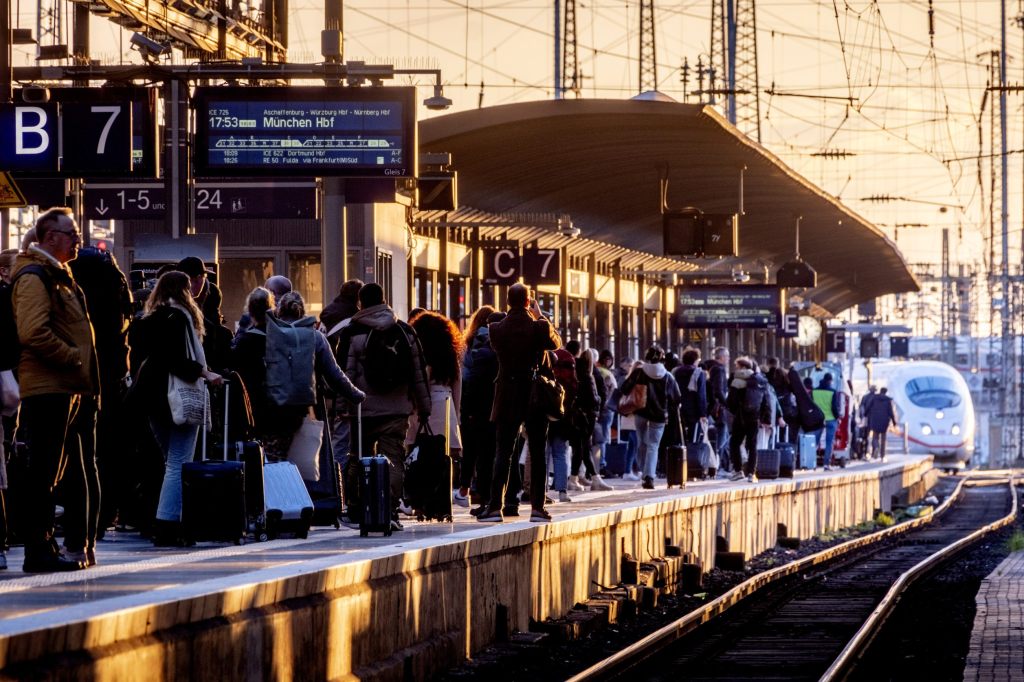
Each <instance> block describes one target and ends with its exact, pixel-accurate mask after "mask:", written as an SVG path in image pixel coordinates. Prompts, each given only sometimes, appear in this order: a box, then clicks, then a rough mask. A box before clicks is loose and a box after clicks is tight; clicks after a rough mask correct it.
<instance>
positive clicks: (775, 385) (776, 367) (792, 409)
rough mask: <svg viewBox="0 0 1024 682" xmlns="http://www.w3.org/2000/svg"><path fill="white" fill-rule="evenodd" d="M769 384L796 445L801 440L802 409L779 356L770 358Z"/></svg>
mask: <svg viewBox="0 0 1024 682" xmlns="http://www.w3.org/2000/svg"><path fill="white" fill-rule="evenodd" d="M765 378H766V379H768V384H769V385H770V386H771V387H772V389H773V390H774V391H775V397H776V399H777V400H778V403H779V409H780V410H781V413H782V419H783V421H784V422H785V425H786V435H787V437H788V442H789V443H790V444H791V445H793V446H794V447H795V446H796V445H797V443H798V442H799V441H800V410H799V409H798V408H797V403H796V396H794V395H793V389H792V388H791V387H790V385H789V377H788V376H787V375H786V370H784V369H783V368H782V366H781V364H780V362H779V359H778V358H777V357H770V358H768V372H767V373H766V374H765Z"/></svg>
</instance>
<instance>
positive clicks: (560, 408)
mask: <svg viewBox="0 0 1024 682" xmlns="http://www.w3.org/2000/svg"><path fill="white" fill-rule="evenodd" d="M530 405H531V406H532V407H533V409H534V410H536V411H537V412H539V413H540V414H542V415H544V416H545V417H547V419H548V421H552V422H556V421H558V420H560V419H562V418H563V417H565V389H564V388H562V386H561V384H559V383H558V382H557V381H555V380H554V379H550V378H548V377H546V376H544V375H543V374H541V373H540V372H538V371H536V370H534V372H533V381H532V384H531V386H530Z"/></svg>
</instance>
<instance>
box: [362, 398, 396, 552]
mask: <svg viewBox="0 0 1024 682" xmlns="http://www.w3.org/2000/svg"><path fill="white" fill-rule="evenodd" d="M356 422H357V424H358V433H357V434H356V437H357V439H358V440H357V441H356V442H357V443H359V445H358V448H357V452H358V453H359V507H360V515H359V535H360V536H362V537H364V538H365V537H366V536H367V535H369V534H370V533H384V535H386V536H390V535H391V462H389V461H388V458H387V457H381V456H376V455H372V456H370V457H363V433H362V431H363V408H362V406H357V407H356Z"/></svg>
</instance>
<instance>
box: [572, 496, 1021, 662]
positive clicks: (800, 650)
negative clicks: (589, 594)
mask: <svg viewBox="0 0 1024 682" xmlns="http://www.w3.org/2000/svg"><path fill="white" fill-rule="evenodd" d="M1013 490H1014V489H1013V485H1012V481H1010V480H1009V479H1003V480H1002V481H992V480H979V481H976V482H972V481H971V480H970V479H964V480H962V481H961V482H960V484H959V485H958V486H957V488H956V490H955V492H954V493H953V494H952V495H951V496H950V497H949V499H948V500H947V501H946V502H945V503H944V504H943V505H942V506H941V507H940V508H939V509H938V510H937V511H936V513H935V515H934V516H932V517H929V518H925V519H917V520H915V521H911V522H908V523H905V524H901V525H899V526H895V527H893V528H890V529H887V530H886V531H883V532H881V533H878V534H875V535H873V536H868V537H866V538H859V539H857V540H854V541H851V542H848V543H845V544H843V545H839V546H837V547H834V548H831V549H829V550H826V551H825V552H821V553H819V554H816V555H814V556H810V557H805V558H804V559H802V560H800V561H798V562H795V563H794V564H790V565H787V566H784V567H780V568H778V569H774V570H773V571H769V572H766V573H763V574H760V575H758V576H755V577H754V578H751V579H750V580H748V581H746V582H745V583H743V584H741V585H738V586H737V587H735V588H733V589H732V590H730V591H729V592H728V593H726V594H724V595H722V596H721V597H719V598H718V599H716V600H714V601H713V602H711V603H709V604H708V605H707V606H705V607H704V608H703V609H702V610H700V611H698V612H693V613H690V614H687V615H686V616H684V617H683V618H681V619H679V620H678V621H676V622H675V623H672V624H670V625H668V626H666V627H664V628H662V629H660V630H658V631H657V632H654V633H652V634H651V635H648V636H647V637H645V638H644V639H642V640H640V641H639V642H637V643H635V644H633V645H632V646H630V647H627V648H626V649H623V650H621V651H619V652H616V653H615V654H614V655H612V656H610V657H609V658H607V659H605V660H603V661H601V662H599V663H597V664H595V665H593V666H591V667H590V668H588V669H587V670H585V671H583V672H582V673H579V674H578V675H576V676H575V677H573V678H571V682H582V681H583V680H599V679H629V680H678V679H687V680H719V679H731V680H741V679H757V680H765V679H772V680H818V679H825V680H834V679H836V680H838V679H843V678H844V677H845V676H847V675H849V674H850V672H851V671H852V669H853V668H854V667H855V665H856V662H857V659H858V658H859V656H860V655H861V654H862V653H863V652H864V651H865V650H866V647H868V646H869V645H870V642H871V638H872V637H873V635H874V634H875V633H876V632H877V631H878V629H879V628H880V627H881V625H882V623H883V622H884V621H885V618H886V617H887V616H888V614H889V613H890V612H891V610H892V608H893V607H894V605H895V604H896V602H897V601H898V599H899V595H900V594H901V593H902V592H903V590H905V589H906V588H907V587H908V586H909V585H910V583H912V582H913V580H914V579H915V578H916V577H917V576H919V575H921V574H923V573H926V572H928V571H929V570H931V569H933V568H934V567H935V566H936V565H938V564H940V563H941V562H942V561H944V560H946V559H948V558H949V557H951V556H953V555H954V554H956V553H957V552H959V551H961V550H962V549H964V548H965V547H967V546H968V545H970V544H971V543H972V542H974V541H976V540H977V539H979V538H980V537H982V536H984V535H985V534H987V533H989V532H991V531H993V530H996V529H997V528H1000V527H1002V526H1003V525H1005V524H1007V523H1010V522H1012V521H1013V519H1014V518H1015V516H1016V513H1017V504H1016V496H1015V495H1014V494H1013Z"/></svg>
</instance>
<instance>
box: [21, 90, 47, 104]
mask: <svg viewBox="0 0 1024 682" xmlns="http://www.w3.org/2000/svg"><path fill="white" fill-rule="evenodd" d="M21 99H22V101H24V102H26V103H28V104H44V103H46V102H49V101H50V89H49V88H40V87H35V86H28V87H26V88H22V90H21Z"/></svg>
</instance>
